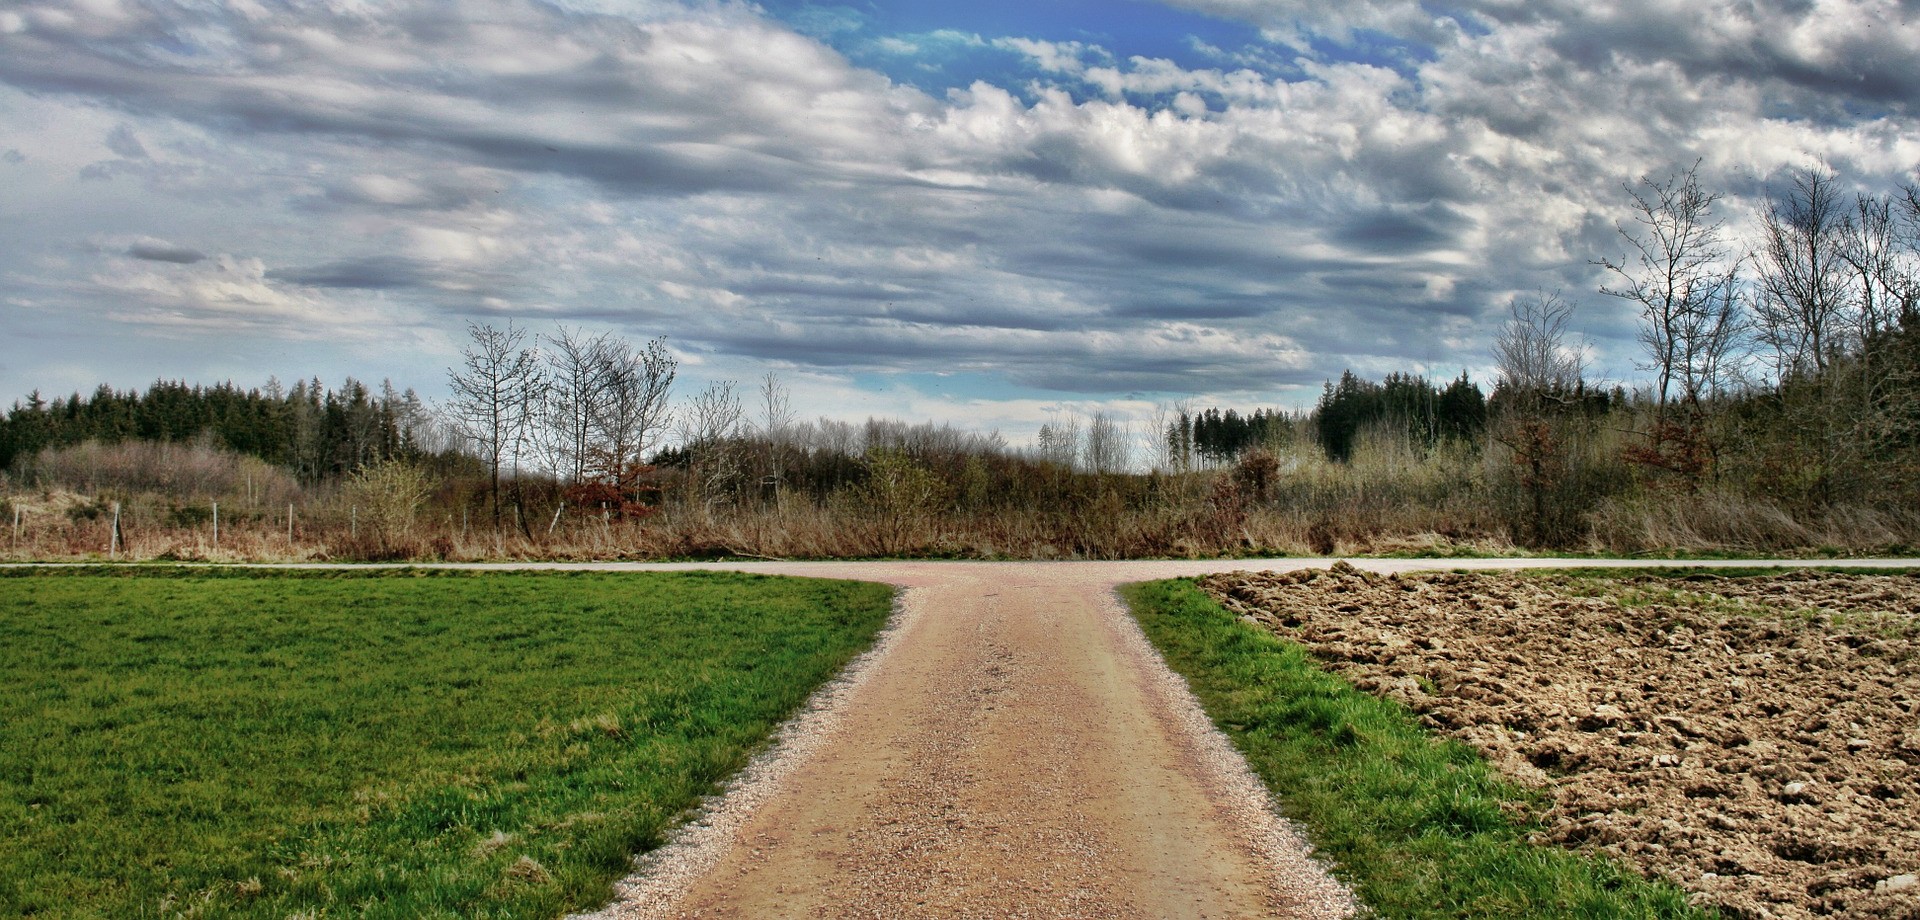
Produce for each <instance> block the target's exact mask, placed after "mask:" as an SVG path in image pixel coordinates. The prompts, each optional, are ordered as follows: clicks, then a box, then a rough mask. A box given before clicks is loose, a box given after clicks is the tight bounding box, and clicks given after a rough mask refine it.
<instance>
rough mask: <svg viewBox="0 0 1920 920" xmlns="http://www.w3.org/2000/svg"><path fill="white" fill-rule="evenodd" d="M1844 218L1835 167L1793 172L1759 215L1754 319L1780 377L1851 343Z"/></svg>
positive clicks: (1816, 369) (1818, 363)
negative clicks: (1832, 170)
mask: <svg viewBox="0 0 1920 920" xmlns="http://www.w3.org/2000/svg"><path fill="white" fill-rule="evenodd" d="M1846 218H1847V213H1846V207H1845V205H1844V204H1843V203H1842V202H1841V200H1840V194H1839V189H1838V187H1837V182H1836V180H1835V178H1834V175H1833V174H1832V173H1830V172H1828V171H1826V169H1824V168H1813V169H1806V170H1802V171H1800V172H1797V173H1795V174H1794V175H1793V181H1792V185H1791V187H1790V188H1788V189H1787V192H1786V194H1785V195H1784V196H1782V197H1780V198H1776V199H1775V200H1774V201H1773V202H1772V203H1771V204H1769V205H1768V207H1767V213H1766V214H1765V215H1764V216H1763V217H1762V228H1763V230H1762V233H1763V239H1762V245H1761V250H1760V277H1759V285H1760V292H1759V300H1758V303H1757V304H1756V305H1755V313H1756V317H1755V319H1756V325H1757V326H1758V331H1759V335H1760V340H1761V341H1762V342H1764V343H1765V344H1766V345H1767V346H1768V347H1769V348H1770V349H1772V351H1773V362H1774V370H1775V373H1776V375H1777V376H1778V378H1779V379H1780V380H1782V381H1785V380H1786V379H1787V378H1790V377H1793V376H1795V375H1805V374H1815V375H1817V374H1819V373H1821V372H1823V371H1825V370H1826V369H1827V365H1828V364H1829V363H1830V362H1831V361H1832V360H1833V359H1834V358H1835V357H1836V356H1837V355H1838V354H1839V353H1840V352H1841V350H1842V349H1844V348H1846V347H1847V346H1848V345H1849V344H1851V343H1850V342H1849V341H1848V332H1849V331H1850V329H1849V326H1850V325H1851V324H1850V323H1849V322H1848V320H1849V317H1848V313H1849V311H1850V310H1851V309H1852V308H1853V306H1854V304H1853V302H1852V301H1853V298H1852V296H1851V292H1850V290H1849V288H1850V284H1849V281H1850V279H1849V277H1848V266H1847V260H1846V258H1845V248H1846V239H1845V235H1844V230H1845V223H1846Z"/></svg>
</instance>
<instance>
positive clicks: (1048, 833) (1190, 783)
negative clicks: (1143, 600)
mask: <svg viewBox="0 0 1920 920" xmlns="http://www.w3.org/2000/svg"><path fill="white" fill-rule="evenodd" d="M1325 564H1326V563H1325V562H1323V561H1319V560H1312V561H1301V560H1270V561H1267V560H1230V561H1219V562H1118V563H942V562H922V563H915V562H880V563H755V564H742V565H729V566H724V567H725V568H732V569H740V570H746V571H754V572H761V573H765V574H781V575H809V576H821V577H839V578H858V579H865V580H871V581H883V582H888V583H892V584H896V585H900V586H902V587H903V588H904V589H905V590H904V592H903V594H902V600H901V609H900V613H899V615H898V618H897V620H896V623H895V625H894V626H893V627H892V629H891V630H890V631H889V632H888V633H887V634H886V635H885V636H884V637H883V638H882V640H881V642H880V643H879V645H878V646H877V647H876V648H875V650H874V651H873V652H872V653H870V654H869V655H868V656H866V657H865V658H863V659H862V660H861V661H859V662H857V663H856V664H855V665H854V666H853V667H852V668H851V669H850V670H849V672H848V674H847V676H846V677H845V678H844V679H843V680H842V681H841V682H840V683H839V684H838V685H837V686H836V687H834V688H832V689H831V690H830V691H829V692H828V693H826V694H825V695H823V697H822V698H820V699H819V700H817V701H816V705H815V707H814V708H813V709H812V710H811V711H809V712H807V713H806V714H804V715H803V716H802V717H801V718H800V719H798V720H796V722H795V723H794V724H793V725H792V726H790V727H789V729H788V730H787V731H786V732H785V733H784V735H783V737H782V739H781V741H780V743H779V744H778V745H776V747H775V749H774V751H773V752H772V753H771V754H770V755H769V756H768V757H767V758H763V760H762V761H761V762H760V763H757V764H756V765H755V766H754V767H753V768H752V769H750V770H749V771H748V774H747V775H746V776H745V777H743V778H742V780H741V781H740V782H739V783H738V784H736V788H734V789H733V790H732V791H731V792H730V793H729V794H728V796H727V797H726V798H725V800H724V801H723V802H721V803H720V804H719V805H718V807H717V808H716V809H714V810H712V811H711V812H710V813H708V814H707V815H705V816H703V817H702V819H701V820H700V821H698V822H696V823H695V824H694V825H692V826H690V827H689V828H688V829H687V831H686V832H685V833H683V834H682V835H681V837H680V839H679V840H678V841H677V842H676V843H675V844H674V845H672V846H670V847H668V848H666V849H664V850H662V851H660V852H658V853H655V854H653V855H652V856H650V857H649V858H647V859H646V860H645V861H644V862H643V864H642V865H641V867H640V869H639V871H637V872H636V874H635V875H634V876H633V877H631V878H629V879H628V880H626V881H624V882H622V883H621V884H620V885H619V886H618V891H619V897H618V899H617V900H616V901H615V902H614V903H613V904H612V905H610V906H609V907H607V908H606V909H605V910H603V911H601V912H599V913H597V914H594V915H591V916H592V917H594V918H600V920H628V918H653V917H712V918H719V917H740V918H753V917H826V918H842V917H846V918H853V917H861V918H865V917H874V918H880V917H929V916H937V917H968V918H992V917H1086V918H1093V917H1142V918H1147V917H1155V918H1157V917H1196V918H1197V917H1340V916H1348V915H1351V914H1352V913H1353V911H1354V905H1353V902H1352V898H1351V896H1350V895H1349V894H1348V893H1347V892H1346V891H1345V890H1344V889H1343V888H1341V887H1340V885H1339V884H1338V883H1337V882H1336V881H1334V880H1333V879H1332V878H1330V877H1329V876H1328V875H1327V874H1326V872H1325V870H1324V869H1323V868H1322V867H1321V866H1320V864H1318V863H1317V862H1315V861H1314V860H1313V859H1312V858H1311V856H1310V855H1309V853H1308V848H1307V846H1306V845H1305V844H1304V842H1303V841H1302V840H1301V838H1300V837H1299V836H1298V835H1297V833H1296V832H1295V831H1294V830H1293V828H1292V827H1291V826H1290V825H1289V824H1288V823H1287V822H1285V821H1284V820H1283V819H1281V818H1279V817H1278V816H1276V814H1275V813H1274V811H1273V809H1272V807H1271V805H1270V804H1269V800H1268V798H1267V796H1266V794H1265V791H1264V790H1263V789H1262V788H1261V787H1260V785H1259V783H1258V781H1257V780H1256V779H1254V778H1253V777H1252V776H1251V774H1250V773H1249V772H1248V770H1247V768H1246V765H1245V763H1244V761H1242V760H1241V759H1240V758H1239V756H1238V755H1237V754H1236V753H1235V752H1234V751H1233V750H1232V748H1231V747H1230V745H1229V744H1228V742H1227V741H1226V739H1225V738H1224V737H1223V736H1221V735H1219V734H1218V733H1217V732H1216V731H1214V730H1213V729H1212V727H1211V725H1210V724H1209V723H1208V722H1207V721H1206V718H1205V716H1204V714H1203V713H1202V712H1201V711H1200V709H1199V707H1198V704H1197V703H1196V702H1195V701H1194V700H1193V699H1192V697H1191V696H1190V695H1189V694H1188V693H1187V692H1186V689H1185V686H1184V684H1182V683H1181V682H1180V680H1179V679H1178V678H1177V677H1175V676H1174V675H1173V674H1172V673H1171V672H1169V671H1168V670H1167V668H1166V666H1165V664H1164V663H1162V662H1161V661H1160V659H1159V657H1158V656H1157V655H1156V654H1155V653H1154V652H1153V651H1152V649H1151V648H1150V647H1149V646H1148V645H1147V643H1146V640H1145V639H1144V637H1143V636H1142V635H1141V634H1140V632H1139V630H1138V628H1137V627H1136V626H1135V625H1134V624H1133V622H1132V620H1131V619H1130V618H1129V617H1128V616H1127V615H1126V613H1125V611H1124V609H1123V608H1122V607H1121V605H1120V602H1119V600H1118V599H1117V597H1116V596H1115V594H1114V591H1113V589H1114V587H1115V586H1117V585H1119V584H1122V583H1126V582H1133V581H1142V580H1148V579H1155V578H1168V577H1176V576H1185V575H1198V574H1204V573H1207V572H1216V571H1231V570H1235V569H1267V568H1299V567H1302V566H1305V565H1325ZM1356 564H1358V565H1360V566H1362V567H1364V568H1368V569H1373V570H1375V571H1407V570H1412V569H1423V568H1434V567H1437V566H1436V563H1434V562H1432V561H1426V562H1421V561H1413V560H1360V561H1357V563H1356ZM1566 564H1567V562H1565V561H1563V560H1543V561H1540V562H1537V563H1527V562H1516V561H1514V560H1490V561H1485V562H1478V561H1464V560H1446V561H1444V562H1442V563H1439V566H1444V567H1446V568H1469V567H1470V568H1511V567H1527V566H1530V565H1555V566H1561V565H1566ZM1746 564H1749V565H1751V564H1753V563H1746ZM717 567H722V566H608V568H635V569H640V568H645V569H661V568H717Z"/></svg>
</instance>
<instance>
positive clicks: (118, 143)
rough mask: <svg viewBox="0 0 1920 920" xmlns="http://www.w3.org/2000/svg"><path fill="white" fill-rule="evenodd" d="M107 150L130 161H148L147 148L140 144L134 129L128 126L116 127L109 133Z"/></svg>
mask: <svg viewBox="0 0 1920 920" xmlns="http://www.w3.org/2000/svg"><path fill="white" fill-rule="evenodd" d="M107 149H108V150H111V151H113V152H114V153H117V154H119V155H121V156H123V157H126V158H127V159H129V160H145V159H148V156H147V148H146V146H145V145H143V144H141V143H140V138H139V137H137V136H135V135H134V133H133V129H132V128H129V127H127V126H126V125H116V126H114V129H113V130H112V131H109V132H107Z"/></svg>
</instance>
